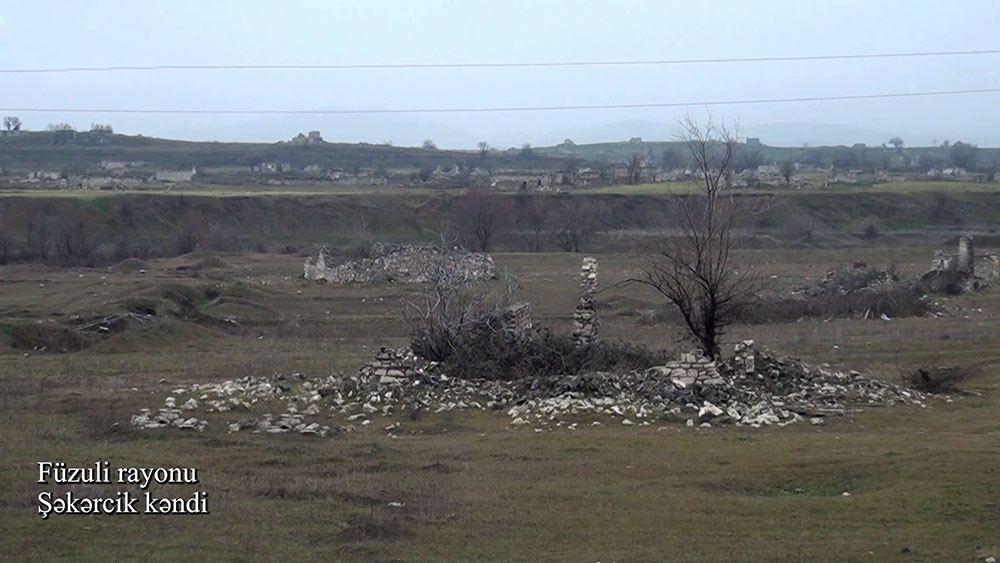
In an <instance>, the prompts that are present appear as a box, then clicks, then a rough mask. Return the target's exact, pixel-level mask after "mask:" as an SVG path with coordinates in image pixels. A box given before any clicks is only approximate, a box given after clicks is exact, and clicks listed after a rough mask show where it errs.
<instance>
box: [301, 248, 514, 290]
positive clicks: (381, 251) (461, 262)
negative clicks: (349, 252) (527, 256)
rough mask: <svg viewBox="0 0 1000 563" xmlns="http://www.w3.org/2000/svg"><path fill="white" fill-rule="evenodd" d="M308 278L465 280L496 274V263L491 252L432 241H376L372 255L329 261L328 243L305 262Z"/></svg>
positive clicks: (357, 281)
mask: <svg viewBox="0 0 1000 563" xmlns="http://www.w3.org/2000/svg"><path fill="white" fill-rule="evenodd" d="M303 276H304V277H305V278H306V279H307V280H313V281H326V282H330V283H335V284H342V285H346V284H371V283H390V282H400V283H423V282H427V281H431V280H433V279H437V278H440V277H442V276H447V277H448V278H449V281H451V282H457V283H466V282H472V281H479V280H487V279H493V278H495V277H496V266H495V265H494V264H493V258H492V257H491V256H490V255H489V254H483V253H479V252H468V251H466V250H462V249H460V248H442V247H439V246H431V245H405V244H392V245H390V244H380V243H376V244H375V246H374V247H373V248H372V251H371V253H370V256H369V257H367V258H362V259H359V260H350V261H348V262H345V263H343V264H340V265H338V266H331V265H330V256H329V252H328V251H327V249H326V247H325V246H324V247H322V248H321V249H320V251H319V256H317V258H316V259H315V260H313V258H312V257H311V256H310V257H308V258H306V260H305V264H304V265H303Z"/></svg>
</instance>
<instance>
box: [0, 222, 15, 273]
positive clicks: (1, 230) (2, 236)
mask: <svg viewBox="0 0 1000 563" xmlns="http://www.w3.org/2000/svg"><path fill="white" fill-rule="evenodd" d="M13 257H14V238H13V237H12V236H10V233H8V232H7V229H6V228H5V227H4V226H3V224H2V223H0V265H3V264H6V263H7V262H8V261H10V260H11V259H12V258H13Z"/></svg>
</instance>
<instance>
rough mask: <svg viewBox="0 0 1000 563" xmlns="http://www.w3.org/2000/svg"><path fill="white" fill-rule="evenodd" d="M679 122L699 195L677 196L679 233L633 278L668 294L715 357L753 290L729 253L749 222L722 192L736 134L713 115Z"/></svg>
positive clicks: (746, 271)
mask: <svg viewBox="0 0 1000 563" xmlns="http://www.w3.org/2000/svg"><path fill="white" fill-rule="evenodd" d="M682 126H683V128H684V131H683V133H682V134H681V137H680V140H681V141H683V142H684V143H685V145H686V146H687V149H688V151H689V152H690V155H691V160H692V162H693V163H694V164H695V167H696V169H697V179H698V183H699V186H700V190H699V192H700V193H698V194H697V195H694V196H687V197H679V198H677V204H676V208H677V209H676V220H677V228H678V229H679V231H680V233H679V234H678V235H677V236H673V237H670V236H667V235H666V233H664V235H663V236H661V237H659V240H658V241H657V242H656V243H655V244H654V245H653V246H652V248H650V250H649V253H648V256H647V262H646V264H645V265H644V266H642V267H641V268H640V272H641V273H640V275H639V276H638V277H636V278H633V279H632V280H631V281H634V282H638V283H641V284H644V285H646V286H648V287H651V288H652V289H654V290H655V291H657V292H658V293H659V294H660V295H661V296H662V297H663V298H664V299H666V301H667V302H668V303H669V304H670V305H672V306H673V307H674V308H675V309H677V311H678V312H679V313H680V315H681V317H682V318H683V319H684V323H685V325H686V328H687V330H688V332H689V334H690V336H691V337H692V339H694V340H695V341H696V342H697V343H698V345H699V347H700V348H701V350H702V352H703V353H704V354H705V355H707V356H709V357H711V358H717V357H718V356H719V354H720V347H719V340H720V338H721V336H722V335H723V334H724V333H725V329H726V326H727V325H728V324H729V323H731V322H732V321H733V320H734V318H735V316H736V314H737V313H738V312H739V309H740V308H741V306H743V305H744V303H745V302H746V301H747V300H748V299H749V298H750V297H751V296H752V295H753V294H754V292H755V288H756V280H757V278H756V276H755V275H754V273H753V270H752V269H751V267H750V265H749V263H740V261H739V260H738V258H737V256H736V255H735V254H734V252H733V245H734V238H735V237H736V236H737V234H738V233H737V230H738V229H739V228H740V227H742V226H743V225H749V221H747V219H749V216H748V215H749V214H750V211H749V210H748V209H747V207H746V205H745V203H743V202H737V201H735V200H734V198H733V196H732V194H730V193H728V190H727V186H728V185H729V184H728V183H727V181H726V178H727V176H728V175H729V173H730V167H731V163H732V159H733V155H734V152H735V149H736V145H737V134H736V133H735V132H733V133H731V132H730V131H729V130H727V129H726V127H725V126H723V125H717V124H715V123H714V122H713V121H712V120H711V118H709V121H708V123H707V124H706V125H705V126H703V127H702V126H699V125H698V124H697V123H696V122H694V121H693V120H692V119H690V118H688V119H686V120H684V121H683V122H682Z"/></svg>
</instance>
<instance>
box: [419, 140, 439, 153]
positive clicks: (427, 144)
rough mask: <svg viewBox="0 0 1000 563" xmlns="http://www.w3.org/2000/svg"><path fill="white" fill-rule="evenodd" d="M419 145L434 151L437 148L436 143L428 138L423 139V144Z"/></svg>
mask: <svg viewBox="0 0 1000 563" xmlns="http://www.w3.org/2000/svg"><path fill="white" fill-rule="evenodd" d="M421 146H422V147H423V148H425V149H427V150H429V151H436V150H437V148H438V146H437V143H435V142H434V141H432V140H430V139H424V144H423V145H421Z"/></svg>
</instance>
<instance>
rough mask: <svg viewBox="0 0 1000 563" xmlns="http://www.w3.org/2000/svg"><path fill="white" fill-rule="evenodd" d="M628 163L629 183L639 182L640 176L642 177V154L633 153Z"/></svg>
mask: <svg viewBox="0 0 1000 563" xmlns="http://www.w3.org/2000/svg"><path fill="white" fill-rule="evenodd" d="M626 164H627V166H628V183H629V184H637V183H639V178H641V177H642V155H641V154H639V153H633V154H632V156H631V157H629V159H628V162H627V163H626Z"/></svg>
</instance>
